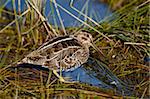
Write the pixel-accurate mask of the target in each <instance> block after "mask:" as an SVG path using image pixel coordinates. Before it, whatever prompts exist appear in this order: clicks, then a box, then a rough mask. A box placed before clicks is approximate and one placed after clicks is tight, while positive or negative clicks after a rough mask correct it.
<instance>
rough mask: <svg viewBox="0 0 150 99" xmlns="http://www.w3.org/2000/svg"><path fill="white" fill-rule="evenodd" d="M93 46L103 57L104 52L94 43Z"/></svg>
mask: <svg viewBox="0 0 150 99" xmlns="http://www.w3.org/2000/svg"><path fill="white" fill-rule="evenodd" d="M91 46H92V47H93V48H94V49H95V50H96V51H97V52H98V53H101V54H102V55H104V54H103V52H102V51H101V50H100V49H99V48H98V47H97V46H96V45H95V44H94V43H93V42H92V43H91Z"/></svg>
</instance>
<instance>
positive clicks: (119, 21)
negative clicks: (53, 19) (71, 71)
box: [0, 0, 150, 99]
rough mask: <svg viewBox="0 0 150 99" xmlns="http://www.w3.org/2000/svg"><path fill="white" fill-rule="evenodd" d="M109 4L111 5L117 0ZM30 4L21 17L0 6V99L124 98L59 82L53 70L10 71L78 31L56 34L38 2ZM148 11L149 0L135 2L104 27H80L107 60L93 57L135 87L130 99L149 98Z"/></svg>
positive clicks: (102, 22)
mask: <svg viewBox="0 0 150 99" xmlns="http://www.w3.org/2000/svg"><path fill="white" fill-rule="evenodd" d="M27 1H29V0H27ZM110 1H111V2H110V3H113V0H110ZM120 1H121V0H120ZM122 1H125V0H122ZM114 2H115V1H114ZM26 3H27V5H28V9H27V10H26V11H24V12H22V13H21V12H19V13H16V12H15V11H16V8H15V6H14V12H12V11H9V10H8V9H4V8H3V7H2V8H0V13H1V17H0V98H2V99H5V98H7V99H9V98H12V97H14V98H28V97H30V98H31V97H32V98H43V99H45V98H47V99H49V98H54V97H57V98H68V99H70V98H71V99H76V98H77V99H78V98H81V99H84V98H85V99H86V98H94V99H99V98H116V99H122V98H123V97H122V96H116V94H115V93H114V92H113V91H112V90H103V89H100V88H97V87H91V86H89V85H87V84H80V83H76V84H64V83H60V82H58V81H57V79H56V78H55V77H54V75H53V74H52V73H51V72H47V71H41V70H35V69H33V70H31V69H28V68H27V69H9V68H8V67H10V65H14V66H15V64H16V63H17V62H18V61H20V60H21V59H22V58H23V57H24V56H25V55H27V54H28V53H30V52H31V51H33V50H34V49H36V48H38V46H40V45H41V44H42V43H43V42H45V41H46V40H47V39H50V38H52V37H54V36H58V35H62V34H65V31H67V33H73V32H75V31H76V30H80V28H66V29H65V31H64V29H63V30H60V31H58V30H56V29H55V28H54V27H52V26H51V25H49V24H47V23H46V22H45V18H44V17H43V16H42V14H41V13H40V11H41V10H40V9H38V7H37V6H36V2H34V0H33V1H29V2H26ZM54 3H56V2H54ZM55 6H58V5H55ZM73 9H75V8H73ZM75 10H77V9H75ZM148 13H149V1H143V0H133V1H130V2H126V3H125V4H124V5H122V6H121V7H120V8H119V9H118V10H116V11H115V12H114V13H113V14H112V16H111V17H107V18H105V19H104V20H102V21H101V23H99V24H100V26H99V25H97V26H94V27H93V26H91V25H90V24H88V26H87V27H86V28H84V29H82V30H86V31H88V32H89V33H91V34H92V35H93V37H94V39H95V40H94V42H95V44H96V45H97V46H98V48H99V49H100V50H101V51H102V54H103V55H104V56H105V57H104V56H103V55H100V54H97V52H95V51H94V50H93V49H91V50H92V51H91V56H93V57H94V58H97V59H98V60H101V61H103V62H104V63H105V64H107V66H108V67H109V68H110V69H111V70H112V73H113V74H115V75H117V76H118V77H119V78H120V79H121V80H123V81H124V82H125V83H126V84H129V85H134V86H135V93H136V94H135V95H134V97H126V98H135V97H136V96H138V97H139V98H145V97H148V96H149V91H148V90H149V87H148V86H149V76H148V75H149V69H150V68H149V56H150V55H149V47H150V45H149V39H150V38H149V15H148ZM77 20H78V19H77ZM92 21H93V20H92ZM94 22H95V21H94ZM83 23H84V25H85V26H86V25H87V23H86V22H83ZM96 24H97V23H96ZM97 31H98V32H99V33H98V32H97ZM108 38H109V39H108ZM31 76H32V77H31Z"/></svg>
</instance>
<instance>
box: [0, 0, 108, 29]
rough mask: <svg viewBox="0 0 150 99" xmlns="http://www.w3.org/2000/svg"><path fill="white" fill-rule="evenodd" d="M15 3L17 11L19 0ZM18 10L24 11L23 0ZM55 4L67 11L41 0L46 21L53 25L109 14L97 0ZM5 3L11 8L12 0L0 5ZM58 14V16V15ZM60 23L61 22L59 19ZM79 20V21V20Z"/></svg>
mask: <svg viewBox="0 0 150 99" xmlns="http://www.w3.org/2000/svg"><path fill="white" fill-rule="evenodd" d="M14 1H15V5H16V10H17V12H18V11H19V10H18V8H19V5H18V1H19V0H14ZM71 1H73V7H74V8H72V7H71V6H70V3H71ZM20 2H21V3H20V5H21V6H20V10H21V12H23V11H25V9H26V7H27V6H26V3H25V1H24V0H20ZM56 2H57V4H59V5H60V6H62V7H63V8H64V9H66V10H67V11H68V12H69V13H71V14H73V15H74V17H73V16H71V14H68V13H67V12H66V11H64V10H63V9H61V8H60V7H58V12H59V13H57V11H56V6H55V5H54V3H52V2H50V0H43V12H44V16H45V17H46V19H47V21H48V22H50V23H51V24H53V25H54V26H58V27H62V24H63V25H64V27H74V26H81V25H82V24H83V23H82V22H81V21H85V22H90V21H89V20H88V18H86V17H85V16H89V17H90V18H91V19H93V20H94V21H96V22H100V21H101V20H102V19H104V18H105V17H107V16H109V15H110V14H111V11H110V10H109V7H108V5H106V4H104V3H100V2H98V0H56ZM4 4H5V5H6V8H7V9H9V10H13V4H12V0H2V2H1V4H0V5H1V6H2V5H4ZM75 9H77V10H79V11H80V12H82V13H84V14H85V16H82V15H81V14H80V13H78V12H77V11H75ZM58 14H60V17H59V15H58ZM60 19H61V21H62V24H61V21H60ZM79 20H81V21H79Z"/></svg>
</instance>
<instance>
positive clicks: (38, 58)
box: [21, 32, 92, 81]
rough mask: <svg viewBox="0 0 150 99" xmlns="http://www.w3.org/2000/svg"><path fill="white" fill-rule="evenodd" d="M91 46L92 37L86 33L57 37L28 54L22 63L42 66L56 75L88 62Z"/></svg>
mask: <svg viewBox="0 0 150 99" xmlns="http://www.w3.org/2000/svg"><path fill="white" fill-rule="evenodd" d="M91 45H92V35H91V34H89V33H86V32H80V33H78V34H77V35H69V36H61V37H56V38H53V39H52V40H50V41H48V42H46V43H44V44H43V45H42V46H40V47H39V48H38V49H37V50H35V51H33V52H31V53H30V54H28V55H27V56H26V57H25V58H24V59H23V60H22V61H21V62H22V63H30V64H36V65H41V66H43V67H46V68H49V69H51V70H54V71H55V73H56V72H57V71H60V69H61V70H63V71H69V70H73V69H74V68H77V67H79V66H81V65H82V64H83V63H85V62H86V61H87V60H88V58H89V47H90V46H91ZM63 81H64V80H63Z"/></svg>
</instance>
